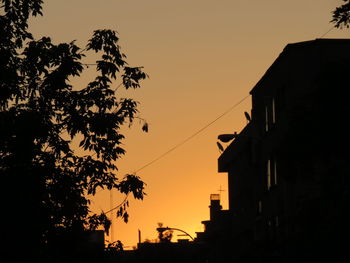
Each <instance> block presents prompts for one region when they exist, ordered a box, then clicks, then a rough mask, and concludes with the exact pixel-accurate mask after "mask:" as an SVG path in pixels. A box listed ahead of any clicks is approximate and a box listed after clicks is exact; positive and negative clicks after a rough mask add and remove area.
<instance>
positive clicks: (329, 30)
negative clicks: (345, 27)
mask: <svg viewBox="0 0 350 263" xmlns="http://www.w3.org/2000/svg"><path fill="white" fill-rule="evenodd" d="M333 29H334V26H332V27H331V28H330V29H328V30H327V32H326V33H324V34H323V35H322V36H320V37H319V38H323V37H324V36H325V35H327V34H328V33H329V32H331V31H332V30H333Z"/></svg>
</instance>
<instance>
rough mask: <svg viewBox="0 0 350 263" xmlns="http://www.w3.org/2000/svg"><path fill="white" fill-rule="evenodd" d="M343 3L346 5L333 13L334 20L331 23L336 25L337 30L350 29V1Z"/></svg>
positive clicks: (346, 0)
mask: <svg viewBox="0 0 350 263" xmlns="http://www.w3.org/2000/svg"><path fill="white" fill-rule="evenodd" d="M343 2H344V4H342V5H341V6H339V7H337V8H336V9H335V10H334V11H333V19H332V20H331V22H332V23H334V24H335V27H337V28H343V27H347V28H349V25H350V0H343Z"/></svg>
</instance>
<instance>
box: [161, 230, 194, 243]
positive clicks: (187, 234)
mask: <svg viewBox="0 0 350 263" xmlns="http://www.w3.org/2000/svg"><path fill="white" fill-rule="evenodd" d="M167 230H176V231H180V232H182V233H184V234H185V235H186V236H189V237H190V238H191V239H192V241H194V238H193V237H192V236H191V235H190V234H189V233H187V232H186V231H184V230H182V229H179V228H174V227H158V228H157V231H158V232H160V233H163V232H164V231H167Z"/></svg>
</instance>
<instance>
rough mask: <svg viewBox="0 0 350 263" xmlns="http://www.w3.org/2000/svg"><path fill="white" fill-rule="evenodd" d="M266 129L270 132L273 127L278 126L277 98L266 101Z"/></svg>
mask: <svg viewBox="0 0 350 263" xmlns="http://www.w3.org/2000/svg"><path fill="white" fill-rule="evenodd" d="M264 119H265V120H264V121H265V122H264V126H265V127H264V129H265V132H268V131H269V130H270V129H271V127H272V126H273V125H274V124H276V101H275V98H270V97H268V98H266V99H265V113H264Z"/></svg>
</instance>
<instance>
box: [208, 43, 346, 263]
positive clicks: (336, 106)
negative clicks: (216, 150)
mask: <svg viewBox="0 0 350 263" xmlns="http://www.w3.org/2000/svg"><path fill="white" fill-rule="evenodd" d="M349 50H350V40H348V39H316V40H313V41H306V42H300V43H295V44H289V45H287V46H286V47H285V49H284V50H283V52H282V53H281V54H280V55H279V57H278V58H277V59H276V60H275V62H274V63H273V64H272V65H271V66H270V68H269V69H268V70H267V71H266V73H265V74H264V75H263V77H262V78H261V79H260V81H259V82H258V83H257V84H256V85H255V86H254V87H253V89H252V90H251V92H250V94H251V95H252V110H251V117H250V118H249V119H250V121H249V123H248V124H247V126H246V127H245V128H244V129H243V130H242V131H241V132H240V133H239V134H237V135H235V136H234V139H233V141H232V142H231V143H230V144H229V146H228V147H227V148H226V149H225V151H224V152H223V153H222V155H221V156H220V157H219V160H218V170H219V172H224V173H227V174H228V185H229V210H228V211H222V213H225V214H226V215H227V214H229V216H230V218H231V219H230V220H227V216H225V217H226V218H225V219H224V221H222V224H221V223H220V222H217V223H211V224H214V225H215V224H216V225H219V226H220V227H221V229H220V230H219V231H221V233H222V235H224V236H225V238H224V239H222V241H225V242H228V243H226V244H224V245H223V246H221V245H220V244H218V242H220V240H219V239H217V240H216V241H215V240H214V239H212V240H211V242H213V244H214V243H215V244H217V245H216V246H217V247H222V248H224V250H225V251H219V252H217V253H216V254H222V255H223V256H224V255H225V257H226V258H227V256H229V258H230V259H232V260H236V262H246V261H247V262H251V260H254V262H274V261H276V262H295V260H297V261H298V262H300V260H301V259H303V260H305V261H308V260H311V259H315V258H320V259H322V258H323V259H324V258H325V257H329V258H330V259H331V258H332V257H334V256H335V255H337V254H339V253H343V252H344V251H345V250H344V247H345V246H346V244H347V243H348V242H349V241H347V239H349V236H348V235H349V233H350V231H349V223H347V222H346V221H348V218H349V214H350V213H349V211H347V210H348V209H349V207H350V206H349V203H348V201H350V154H349V145H350V143H349V141H350V138H349V134H350V133H349V132H350V128H348V127H349V125H348V124H347V121H348V120H349V116H350V115H349V113H350V108H349V105H348V104H349V94H350V52H349ZM218 218H220V216H219V217H218ZM221 218H222V217H221ZM228 221H229V223H227V222H228ZM205 224H206V225H208V224H209V223H205ZM205 232H207V233H204V234H202V236H207V237H208V236H210V235H212V236H214V234H212V233H211V231H210V228H209V229H206V231H205ZM228 251H230V252H229V253H228V254H229V255H227V252H228ZM217 261H218V262H220V260H219V259H218V260H217ZM223 261H224V260H223Z"/></svg>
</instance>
